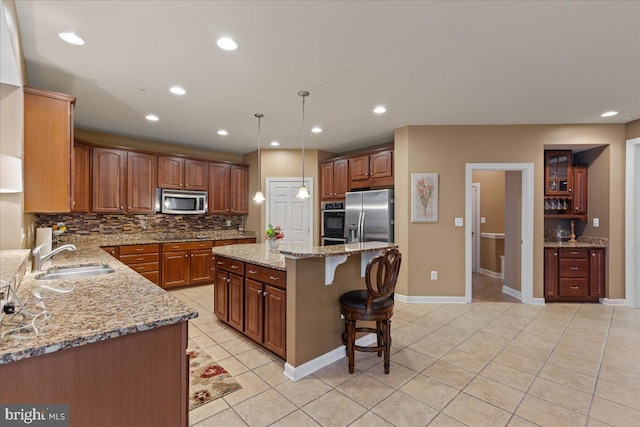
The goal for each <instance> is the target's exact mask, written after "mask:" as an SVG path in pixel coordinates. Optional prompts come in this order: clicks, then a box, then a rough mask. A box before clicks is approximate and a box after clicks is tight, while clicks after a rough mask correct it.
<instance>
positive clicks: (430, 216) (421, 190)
mask: <svg viewBox="0 0 640 427" xmlns="http://www.w3.org/2000/svg"><path fill="white" fill-rule="evenodd" d="M411 222H438V174H437V173H412V174H411Z"/></svg>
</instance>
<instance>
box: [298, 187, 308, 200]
mask: <svg viewBox="0 0 640 427" xmlns="http://www.w3.org/2000/svg"><path fill="white" fill-rule="evenodd" d="M296 197H297V198H298V199H306V198H307V197H311V195H310V194H309V190H307V187H305V186H304V185H303V186H301V187H300V189H299V190H298V194H296Z"/></svg>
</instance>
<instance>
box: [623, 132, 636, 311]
mask: <svg viewBox="0 0 640 427" xmlns="http://www.w3.org/2000/svg"><path fill="white" fill-rule="evenodd" d="M626 158H627V159H626V169H625V175H626V179H625V181H626V182H625V189H626V190H625V215H624V216H625V239H624V240H625V244H624V245H625V251H624V253H625V261H624V264H625V293H624V295H625V305H626V306H628V307H632V308H640V263H638V262H637V261H638V257H640V243H638V242H636V239H634V238H633V237H634V236H635V234H636V233H638V230H639V229H640V219H639V218H640V212H638V211H637V210H638V209H640V201H638V198H637V197H634V196H635V194H636V193H640V189H638V188H636V184H637V183H638V182H640V160H638V159H640V138H633V139H629V140H627V150H626Z"/></svg>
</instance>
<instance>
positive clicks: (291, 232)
mask: <svg viewBox="0 0 640 427" xmlns="http://www.w3.org/2000/svg"><path fill="white" fill-rule="evenodd" d="M305 186H306V187H307V188H310V189H312V188H313V179H312V178H305ZM299 188H300V178H267V212H266V220H267V224H273V225H274V226H276V225H279V226H280V228H282V231H283V232H284V238H283V239H282V243H283V244H296V245H303V246H311V242H313V238H312V236H313V234H312V233H313V230H312V229H313V227H312V224H313V209H311V203H312V199H313V198H312V197H309V198H307V199H299V198H297V197H296V194H298V189H299Z"/></svg>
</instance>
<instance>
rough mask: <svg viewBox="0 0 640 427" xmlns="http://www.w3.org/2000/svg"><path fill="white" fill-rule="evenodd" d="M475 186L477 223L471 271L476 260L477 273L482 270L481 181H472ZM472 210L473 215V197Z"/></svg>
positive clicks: (475, 221)
mask: <svg viewBox="0 0 640 427" xmlns="http://www.w3.org/2000/svg"><path fill="white" fill-rule="evenodd" d="M473 187H475V188H476V203H475V205H476V206H475V207H476V215H475V217H473V220H472V221H473V223H475V225H476V244H475V245H472V250H471V252H472V254H473V255H472V259H471V260H472V262H471V267H472V268H471V271H473V261H475V263H476V270H475V272H476V273H479V272H480V237H481V235H480V183H479V182H472V183H471V189H472V191H473ZM471 204H472V206H471V208H472V209H471V212H472V216H473V198H472V200H471ZM473 223H471V225H472V227H473ZM472 229H473V228H472ZM471 240H472V244H473V238H472V239H471ZM474 249H475V253H474V252H473V250H474Z"/></svg>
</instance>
